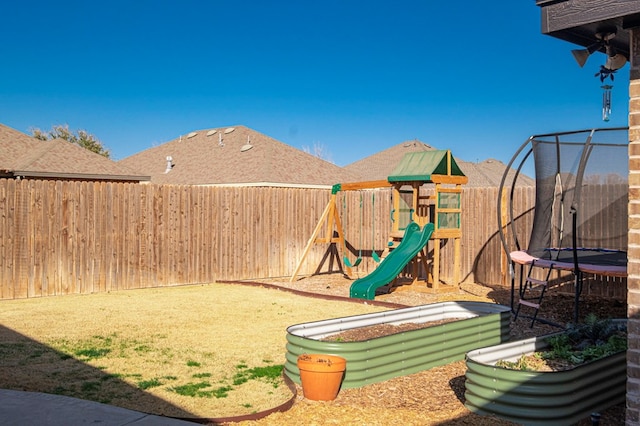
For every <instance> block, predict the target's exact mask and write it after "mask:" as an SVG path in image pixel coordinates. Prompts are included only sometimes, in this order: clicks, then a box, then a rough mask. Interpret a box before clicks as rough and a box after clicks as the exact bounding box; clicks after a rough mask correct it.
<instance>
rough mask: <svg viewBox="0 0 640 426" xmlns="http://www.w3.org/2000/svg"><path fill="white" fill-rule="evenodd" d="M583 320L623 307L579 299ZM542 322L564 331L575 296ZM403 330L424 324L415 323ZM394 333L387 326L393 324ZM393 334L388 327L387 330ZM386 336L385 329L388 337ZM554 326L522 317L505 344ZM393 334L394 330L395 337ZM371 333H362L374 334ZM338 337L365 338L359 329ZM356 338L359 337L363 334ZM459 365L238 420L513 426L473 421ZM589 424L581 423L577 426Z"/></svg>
mask: <svg viewBox="0 0 640 426" xmlns="http://www.w3.org/2000/svg"><path fill="white" fill-rule="evenodd" d="M269 283H271V284H275V285H279V286H283V287H285V288H292V289H296V290H299V291H306V292H310V293H317V294H331V295H335V296H346V297H348V295H349V286H350V284H351V283H352V281H351V280H348V279H345V278H344V277H342V276H341V275H338V274H332V275H328V276H322V275H318V276H314V277H308V278H304V279H301V280H299V281H296V282H294V283H289V282H288V281H286V280H285V279H282V280H273V281H269ZM376 300H381V301H385V302H392V303H397V304H400V305H405V306H416V305H420V304H427V303H434V302H439V301H447V300H479V301H487V302H494V303H499V304H503V305H506V306H509V304H510V291H509V289H507V288H503V287H496V288H491V287H486V286H482V285H477V284H473V283H471V284H469V283H467V284H463V285H461V286H460V291H457V292H454V293H453V294H428V293H423V292H413V291H396V292H394V293H391V294H384V295H379V296H376ZM580 312H581V318H583V317H584V316H585V315H586V314H588V313H590V312H593V313H595V314H596V315H597V316H598V317H599V318H625V317H626V303H625V302H624V301H619V300H611V299H600V298H589V297H583V298H582V299H581V304H580ZM539 316H540V318H541V319H543V320H548V321H549V322H552V323H556V324H560V325H566V324H568V323H570V322H572V321H573V296H572V295H563V294H559V293H554V292H553V291H551V292H550V293H549V294H548V296H545V300H544V305H543V307H542V309H541V311H540V314H539ZM404 326H406V327H415V326H425V324H417V325H416V324H414V325H408V324H405V325H404ZM391 327H393V326H391ZM390 330H391V332H394V331H393V329H390ZM390 330H387V332H389V331H390ZM558 330H559V328H558V327H556V326H553V325H549V324H546V323H544V322H539V321H536V322H535V324H534V325H533V327H532V326H531V320H530V319H529V318H526V317H525V315H524V313H523V315H522V317H521V318H519V319H518V320H517V321H512V323H511V339H512V340H519V339H523V338H527V337H532V336H538V335H543V334H548V333H551V332H555V331H558ZM397 331H398V330H397V329H395V332H397ZM379 332H380V330H379V329H378V330H376V329H375V328H372V329H370V330H367V331H366V333H368V334H372V333H379ZM354 333H355V334H356V335H355V336H348V335H346V336H342V337H343V338H347V337H348V338H354V339H361V340H362V339H366V337H365V336H364V333H365V331H357V332H354ZM361 333H362V335H359V334H361ZM465 371H466V365H465V363H464V361H459V362H454V363H451V364H448V365H445V366H441V367H436V368H432V369H430V370H427V371H423V372H420V373H416V374H412V375H408V376H402V377H397V378H394V379H391V380H387V381H385V382H382V383H376V384H372V385H368V386H364V387H361V388H356V389H343V390H341V391H340V393H339V395H338V397H337V398H336V399H335V400H334V401H326V402H324V401H322V402H321V401H309V400H307V399H305V398H304V395H303V392H302V389H301V388H300V387H299V386H298V387H297V390H298V397H297V400H296V403H295V404H294V405H293V407H292V408H291V409H290V410H288V411H286V412H283V413H275V414H272V415H270V416H268V417H266V418H263V419H261V420H257V421H252V422H244V423H243V424H256V425H285V426H286V425H300V424H306V425H332V424H336V425H362V424H366V425H371V426H375V425H389V424H403V425H436V424H447V425H491V426H501V425H511V424H513V423H511V422H508V421H504V420H501V419H496V418H492V417H487V416H479V415H476V414H474V413H471V412H469V411H468V410H467V409H466V408H465V407H464V390H465V387H464V381H465ZM601 415H602V417H601V419H600V423H599V424H600V425H602V426H613V425H621V424H624V419H625V404H619V405H616V406H614V407H611V408H609V409H608V410H606V411H604V412H602V413H601ZM591 424H592V422H591V420H590V418H585V419H584V420H582V421H581V422H579V423H578V425H579V426H588V425H591Z"/></svg>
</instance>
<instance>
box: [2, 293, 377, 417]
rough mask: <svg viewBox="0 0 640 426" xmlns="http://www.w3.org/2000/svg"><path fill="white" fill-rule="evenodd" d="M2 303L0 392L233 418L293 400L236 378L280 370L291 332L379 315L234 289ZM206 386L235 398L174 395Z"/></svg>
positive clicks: (268, 385)
mask: <svg viewBox="0 0 640 426" xmlns="http://www.w3.org/2000/svg"><path fill="white" fill-rule="evenodd" d="M1 303H2V309H1V310H0V324H1V325H2V327H1V328H0V387H1V388H6V389H17V390H29V391H40V392H47V393H58V394H64V395H71V396H76V397H80V398H85V399H92V400H97V401H101V402H107V403H110V404H113V405H118V406H122V407H126V408H131V409H136V410H140V411H144V412H149V413H154V414H163V415H169V416H176V417H194V416H195V417H225V416H235V415H240V414H248V413H252V412H256V411H262V410H266V409H269V408H272V407H274V406H277V405H279V404H282V403H283V402H285V401H286V400H288V399H289V398H291V393H290V391H289V389H288V388H286V386H278V388H274V385H273V383H272V382H269V381H265V380H259V379H258V380H249V381H248V382H247V383H245V384H241V385H237V386H236V385H234V384H233V377H234V376H235V375H236V374H237V373H239V372H242V371H246V370H249V369H252V368H255V367H264V366H274V365H282V364H283V363H284V354H285V350H284V346H285V343H286V338H285V336H286V332H285V330H286V328H287V327H288V326H289V325H292V324H296V323H300V322H307V321H315V320H320V319H325V318H327V317H339V316H345V315H355V314H359V313H367V312H374V311H379V310H381V309H382V308H376V307H373V306H368V305H361V304H352V303H344V302H335V301H334V302H331V301H323V300H314V299H310V298H303V297H299V296H294V295H292V294H289V293H286V292H282V291H277V290H267V289H262V288H254V287H245V286H237V285H228V284H227V285H223V284H210V285H202V286H190V287H179V288H164V289H147V290H135V291H123V292H114V293H110V294H94V295H86V296H64V297H51V298H42V299H29V300H11V301H3V302H1ZM92 356H95V357H92ZM205 382H206V383H209V384H210V386H207V387H203V388H202V389H199V391H200V392H211V391H215V390H220V388H224V387H226V386H230V387H232V388H233V390H230V391H229V392H228V396H227V397H224V398H216V397H213V396H207V394H202V393H201V394H200V395H201V396H200V397H197V396H196V397H191V396H183V395H179V394H178V393H176V392H175V391H173V390H172V389H180V388H179V387H180V386H188V385H189V384H192V385H194V386H191V388H197V386H195V385H198V384H201V383H205ZM277 382H278V383H279V384H282V379H281V378H280V377H279V378H278V381H277ZM144 388H146V389H144ZM143 390H144V392H143Z"/></svg>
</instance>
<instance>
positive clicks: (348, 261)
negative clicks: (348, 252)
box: [342, 256, 362, 268]
mask: <svg viewBox="0 0 640 426" xmlns="http://www.w3.org/2000/svg"><path fill="white" fill-rule="evenodd" d="M342 260H343V261H344V264H345V265H347V266H348V267H349V268H355V267H356V266H358V265H359V264H360V262H362V257H358V258H357V259H356V260H355V261H354V262H353V263H351V261H350V260H349V258H348V257H347V256H344V257H343V258H342Z"/></svg>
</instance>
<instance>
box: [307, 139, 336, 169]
mask: <svg viewBox="0 0 640 426" xmlns="http://www.w3.org/2000/svg"><path fill="white" fill-rule="evenodd" d="M302 150H303V151H304V152H306V153H307V154H311V155H313V156H314V157H318V158H320V159H321V160H324V161H328V162H329V163H331V164H335V163H334V162H333V158H332V155H331V153H330V152H329V149H328V148H327V146H326V145H324V144H321V143H320V142H314V143H313V148H310V147H308V146H307V145H303V146H302Z"/></svg>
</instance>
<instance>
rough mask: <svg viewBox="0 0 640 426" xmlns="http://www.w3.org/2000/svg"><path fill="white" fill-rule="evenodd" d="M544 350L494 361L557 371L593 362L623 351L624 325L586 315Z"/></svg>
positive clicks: (554, 337) (552, 338)
mask: <svg viewBox="0 0 640 426" xmlns="http://www.w3.org/2000/svg"><path fill="white" fill-rule="evenodd" d="M548 343H549V347H548V350H545V351H540V352H535V353H533V354H529V355H522V356H521V357H520V358H519V359H518V360H517V361H515V362H512V361H504V360H500V361H498V362H496V366H498V367H504V368H509V369H512V370H528V371H560V370H568V369H571V368H573V367H575V366H577V365H580V364H584V363H586V362H590V361H595V360H597V359H601V358H604V357H606V356H609V355H612V354H615V353H618V352H621V351H624V350H626V349H627V328H626V324H621V323H616V322H613V321H611V320H610V319H598V317H597V316H596V315H594V314H589V315H588V316H587V317H586V319H585V322H584V324H569V326H568V327H567V329H566V330H565V331H564V332H562V333H560V334H557V335H555V336H551V337H549V339H548Z"/></svg>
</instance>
